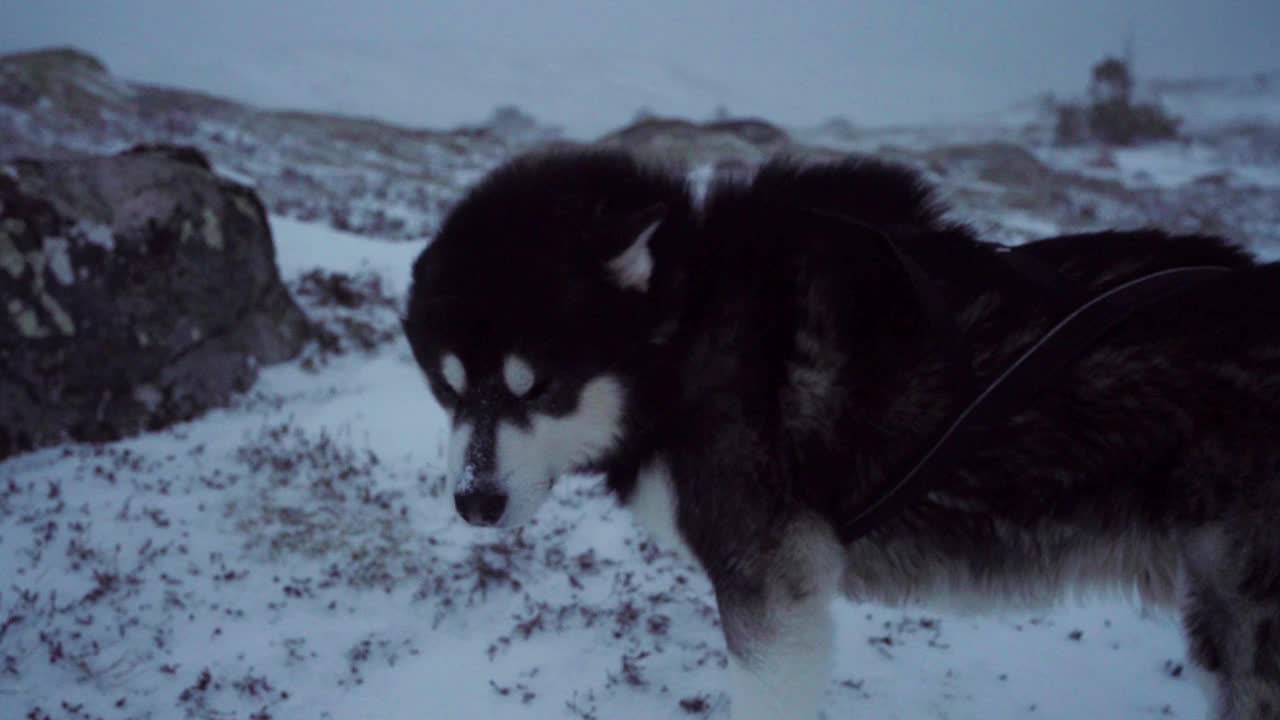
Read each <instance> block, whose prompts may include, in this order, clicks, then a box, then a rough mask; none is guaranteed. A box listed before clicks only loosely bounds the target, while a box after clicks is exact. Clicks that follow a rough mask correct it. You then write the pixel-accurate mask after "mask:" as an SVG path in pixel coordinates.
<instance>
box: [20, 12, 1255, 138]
mask: <svg viewBox="0 0 1280 720" xmlns="http://www.w3.org/2000/svg"><path fill="white" fill-rule="evenodd" d="M0 18H3V21H2V22H0V52H12V51H15V50H22V49H29V48H35V47H41V46H49V45H63V44H70V45H76V46H78V47H80V48H82V49H84V50H87V51H88V52H90V53H93V54H95V55H97V56H99V57H100V58H102V59H103V60H104V61H105V62H106V63H107V64H108V66H109V67H110V68H111V69H112V71H113V72H115V73H116V74H118V75H120V76H123V77H126V78H131V79H135V80H140V81H144V82H152V83H158V84H165V85H176V86H184V87H192V88H196V89H201V90H206V91H209V92H212V93H216V94H221V95H227V96H231V97H233V98H237V99H241V100H245V101H249V102H252V103H256V104H261V105H265V106H268V107H291V108H303V109H314V110H324V111H335V112H342V113H350V114H359V115H373V116H378V117H384V118H387V119H391V120H394V121H397V122H401V123H406V124H410V125H418V126H432V127H440V126H453V125H458V124H464V123H470V122H476V121H478V120H480V119H482V118H484V117H486V116H488V115H489V113H490V112H491V111H492V110H493V108H494V107H495V106H498V105H503V104H515V105H518V106H520V107H522V108H524V109H526V110H527V111H529V112H531V113H533V114H534V115H535V116H537V117H539V118H540V119H543V120H544V121H549V122H553V123H556V124H559V125H561V126H563V127H565V128H566V129H567V130H568V131H569V132H570V133H571V134H573V135H577V136H593V135H595V134H598V133H600V132H602V131H604V130H606V129H609V128H612V127H616V126H618V125H619V124H622V123H625V122H626V121H627V120H629V119H630V118H631V117H632V116H633V115H634V114H635V113H636V111H637V110H638V109H640V108H642V107H643V108H647V109H649V110H651V111H654V112H657V113H660V114H673V115H685V116H691V117H703V116H706V115H708V114H709V113H710V112H712V110H713V109H714V108H716V107H718V106H724V107H727V108H728V109H729V110H730V111H732V112H733V113H734V114H754V115H762V116H765V117H767V118H769V119H770V120H772V121H774V122H779V123H784V124H792V125H805V124H814V123H818V122H820V121H822V120H824V119H827V118H829V117H831V116H835V115H843V116H845V117H848V118H849V119H851V120H852V121H853V122H855V123H859V124H873V125H885V124H899V123H911V124H926V123H935V122H956V121H963V120H965V119H968V118H976V117H977V116H979V115H982V114H988V113H993V112H998V111H1000V110H1001V109H1004V108H1006V107H1008V106H1010V105H1012V104H1014V103H1016V102H1018V101H1021V100H1025V99H1028V98H1030V97H1032V96H1034V95H1036V94H1038V93H1042V92H1045V91H1052V92H1055V93H1058V94H1064V95H1070V94H1076V93H1079V92H1081V91H1082V89H1083V87H1084V85H1085V83H1086V81H1087V77H1088V69H1089V67H1090V66H1091V65H1092V64H1093V63H1094V62H1096V61H1097V60H1098V59H1099V58H1101V57H1102V56H1104V55H1106V54H1119V53H1121V52H1122V51H1123V49H1124V46H1125V39H1126V34H1127V33H1128V31H1129V30H1130V29H1132V31H1133V35H1134V39H1135V50H1136V54H1135V55H1136V70H1137V73H1138V74H1139V76H1140V77H1151V76H1196V77H1201V76H1217V75H1228V74H1231V75H1243V74H1250V73H1254V72H1260V71H1266V70H1272V69H1275V68H1277V67H1280V49H1278V48H1280V42H1277V40H1276V37H1277V33H1278V32H1280V3H1277V2H1275V1H1274V0H1249V1H1246V2H1231V3H1207V2H1191V1H1189V0H1166V1H1160V0H1140V1H1137V2H1123V3H1120V2H1115V1H1114V0H1080V1H1078V2H1053V3H1049V2H1014V3H1010V2H1004V1H1002V0H969V1H967V2H940V1H935V2H927V1H926V2H913V3H902V2H898V1H897V0H865V1H862V2H858V3H850V2H837V1H834V0H820V1H816V2H803V3H801V2H766V1H764V0H746V1H741V0H740V1H737V2H730V1H728V0H708V1H706V2H696V3H691V2H684V1H683V0H651V1H649V2H644V3H623V2H590V3H588V2H572V1H569V0H549V1H543V2H522V1H519V0H475V1H468V2H453V1H450V2H421V3H396V2H386V1H385V0H374V1H371V2H362V3H358V4H357V3H350V2H339V1H337V0H324V1H316V2H291V3H287V4H285V3H263V2H250V1H249V0H222V1H221V2H217V3H185V2H184V3H175V2H171V0H118V1H115V2H83V1H82V0H39V1H38V2H34V1H32V0H0Z"/></svg>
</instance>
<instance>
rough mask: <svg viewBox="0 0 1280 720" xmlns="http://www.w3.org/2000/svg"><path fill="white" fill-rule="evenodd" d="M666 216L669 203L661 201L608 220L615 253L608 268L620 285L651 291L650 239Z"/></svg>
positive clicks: (611, 247) (610, 256)
mask: <svg viewBox="0 0 1280 720" xmlns="http://www.w3.org/2000/svg"><path fill="white" fill-rule="evenodd" d="M666 217H667V206H666V205H665V204H663V203H658V204H656V205H651V206H649V207H647V208H645V209H643V210H638V211H636V212H631V213H626V214H625V215H622V216H620V217H616V218H611V219H610V220H609V221H608V222H607V229H606V234H607V235H608V247H609V249H610V251H611V252H610V255H609V256H608V259H607V260H606V261H605V267H606V269H607V270H608V272H609V274H610V275H611V276H612V277H613V280H614V282H616V283H617V284H618V285H619V286H620V287H622V288H624V289H628V290H639V291H640V292H648V291H649V279H650V278H651V277H652V276H653V251H652V249H651V248H650V247H649V241H650V240H651V239H652V238H653V234H654V233H655V232H657V231H658V227H659V226H660V225H662V221H663V220H665V219H666Z"/></svg>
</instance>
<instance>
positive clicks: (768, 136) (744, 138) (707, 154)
mask: <svg viewBox="0 0 1280 720" xmlns="http://www.w3.org/2000/svg"><path fill="white" fill-rule="evenodd" d="M598 144H599V145H601V146H603V147H609V148H621V149H625V150H629V151H631V152H634V153H636V154H638V155H640V156H643V157H647V158H650V159H654V160H658V161H662V162H672V161H675V162H680V163H684V164H686V165H690V166H693V165H707V164H710V165H720V164H724V165H726V166H755V165H759V164H760V163H761V162H763V161H765V160H766V159H768V158H769V157H770V156H772V155H775V154H778V153H780V152H783V151H785V150H789V149H790V144H791V139H790V137H789V136H788V135H787V133H786V131H784V130H782V129H780V128H778V127H777V126H775V125H772V124H770V123H767V122H765V121H763V120H754V119H738V120H718V121H715V122H709V123H694V122H690V121H688V120H679V119H674V118H650V117H646V118H642V119H640V120H638V121H636V122H634V123H632V124H631V125H628V126H627V127H625V128H622V129H621V130H616V131H614V132H612V133H609V134H608V135H606V136H604V137H603V138H600V140H599V141H598Z"/></svg>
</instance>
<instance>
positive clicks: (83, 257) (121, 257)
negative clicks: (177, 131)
mask: <svg viewBox="0 0 1280 720" xmlns="http://www.w3.org/2000/svg"><path fill="white" fill-rule="evenodd" d="M208 167H209V166H208V161H207V160H206V159H205V158H204V157H203V156H202V155H201V154H200V153H198V152H197V151H193V150H190V149H186V148H172V147H139V148H135V149H134V150H132V151H128V152H125V153H122V154H119V155H115V156H110V157H101V156H83V157H78V158H74V159H64V160H42V161H34V160H22V161H16V162H14V163H12V164H11V165H9V166H7V167H5V168H4V169H3V172H0V458H3V457H5V456H8V455H11V454H13V453H16V452H22V451H25V450H29V449H32V448H35V447H40V446H43V445H48V444H52V443H57V442H61V441H64V440H67V439H71V440H78V441H106V440H113V439H117V438H120V437H123V436H127V435H130V434H133V433H136V432H139V431H142V430H151V429H157V428H161V427H164V426H167V425H169V424H171V423H174V422H177V421H181V420H186V419H189V418H192V417H194V416H196V415H198V414H200V413H202V412H204V411H205V410H207V409H209V408H210V407H214V406H217V405H221V404H225V403H226V402H227V401H228V399H229V398H230V397H231V395H232V394H233V393H235V392H237V391H240V390H244V389H246V388H247V387H249V385H250V384H251V383H252V382H253V381H254V379H255V378H256V376H257V369H258V367H259V366H261V365H265V364H271V363H277V362H281V361H283V360H287V359H289V358H292V357H294V356H295V355H296V354H297V353H298V352H299V350H300V349H301V348H302V345H303V343H304V342H305V341H306V339H307V338H308V336H309V333H310V326H309V324H308V322H307V320H306V318H305V316H304V315H303V314H302V312H301V311H300V310H299V309H298V307H297V305H296V304H295V303H294V301H293V299H292V298H291V297H290V296H289V293H288V291H287V290H286V289H285V287H284V285H283V284H282V283H281V281H280V277H279V273H278V271H277V269H276V265H275V247H274V245H273V244H272V240H271V232H270V228H269V226H268V225H267V218H266V214H265V212H264V210H263V207H262V203H261V202H260V201H259V200H258V198H257V196H256V195H255V194H254V192H253V191H252V190H250V189H249V188H246V187H244V186H242V185H239V184H237V183H234V182H231V181H229V180H226V179H223V178H220V177H218V176H216V175H214V174H213V173H211V172H210V171H209V169H208Z"/></svg>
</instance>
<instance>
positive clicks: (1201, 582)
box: [1183, 530, 1280, 720]
mask: <svg viewBox="0 0 1280 720" xmlns="http://www.w3.org/2000/svg"><path fill="white" fill-rule="evenodd" d="M1204 534H1205V535H1212V536H1213V537H1212V539H1210V540H1208V541H1207V544H1210V545H1212V546H1215V547H1214V549H1213V550H1212V551H1210V552H1206V551H1205V550H1204V548H1203V547H1201V548H1200V549H1199V551H1198V553H1197V551H1196V549H1195V548H1193V550H1192V552H1191V553H1189V555H1190V558H1189V560H1188V575H1189V579H1190V585H1191V586H1190V590H1189V593H1188V597H1187V605H1186V608H1185V614H1184V618H1183V620H1184V624H1185V626H1186V630H1187V636H1188V640H1189V642H1190V656H1191V659H1192V661H1193V662H1194V663H1195V664H1196V665H1198V666H1199V667H1200V669H1201V670H1203V671H1205V672H1206V673H1208V674H1209V675H1210V677H1211V678H1212V682H1211V698H1210V704H1211V711H1210V713H1211V714H1210V717H1211V718H1216V720H1280V597H1277V596H1276V595H1275V590H1276V589H1277V588H1276V587H1274V585H1275V582H1276V578H1275V577H1272V576H1271V575H1270V572H1269V570H1270V566H1271V565H1273V564H1274V563H1275V560H1274V559H1267V558H1259V557H1258V552H1259V551H1262V548H1259V547H1257V545H1252V544H1251V546H1246V547H1241V546H1240V545H1239V542H1238V541H1240V540H1243V539H1249V540H1252V539H1253V538H1251V537H1250V535H1251V534H1250V533H1248V532H1245V533H1238V532H1230V531H1225V530H1214V531H1205V533H1204ZM1242 536H1243V537H1242ZM1193 544H1194V542H1193ZM1199 544H1200V545H1202V546H1203V545H1205V544H1206V541H1205V540H1204V539H1201V540H1200V542H1199ZM1259 583H1261V584H1259Z"/></svg>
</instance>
